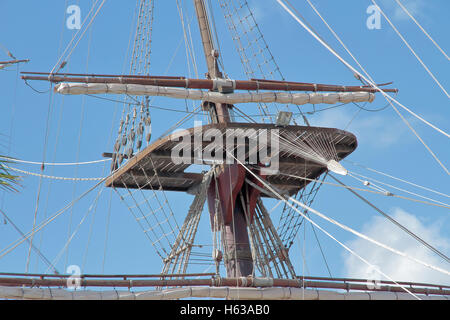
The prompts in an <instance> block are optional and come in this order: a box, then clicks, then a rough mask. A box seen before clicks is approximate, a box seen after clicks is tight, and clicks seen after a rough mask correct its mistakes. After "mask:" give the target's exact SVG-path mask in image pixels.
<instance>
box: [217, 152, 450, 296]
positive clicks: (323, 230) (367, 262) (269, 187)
mask: <svg viewBox="0 0 450 320" xmlns="http://www.w3.org/2000/svg"><path fill="white" fill-rule="evenodd" d="M225 151H226V152H228V151H227V150H225ZM228 153H229V152H228ZM229 154H230V156H232V157H233V158H234V159H235V160H236V161H237V162H239V163H240V164H241V165H242V166H243V167H244V168H245V170H247V171H248V172H249V173H250V174H251V175H253V176H254V177H255V178H256V179H257V180H258V181H259V182H260V183H262V184H263V185H264V186H265V187H266V188H267V189H268V190H269V191H270V192H271V193H272V194H274V195H276V196H277V198H279V199H280V200H282V201H284V202H285V203H286V204H287V205H288V206H290V207H291V208H293V209H294V210H295V211H297V212H298V213H299V214H301V215H302V216H303V217H304V218H305V219H306V220H308V221H309V222H310V223H311V224H313V225H314V226H316V227H317V228H318V229H319V230H321V231H322V232H324V233H325V234H326V235H327V236H329V237H330V238H331V239H333V240H335V241H336V242H337V243H338V244H339V245H341V246H342V247H343V248H344V249H346V250H347V251H349V252H350V253H351V254H353V255H354V256H356V257H357V258H358V259H360V260H361V261H363V262H364V263H365V264H367V265H368V266H369V267H372V268H374V266H373V265H372V264H371V263H370V262H369V261H367V260H366V259H364V258H363V257H361V256H360V255H358V254H357V253H356V252H354V251H353V250H352V249H350V248H349V247H347V246H346V245H345V244H343V243H342V242H340V241H339V240H337V239H336V238H335V237H333V236H332V235H331V234H330V233H328V232H327V231H326V230H325V229H323V228H322V227H320V226H319V225H318V224H317V223H316V222H314V221H313V220H312V219H310V218H309V217H308V216H307V215H305V214H304V213H302V212H301V211H300V210H298V209H297V208H295V207H294V206H293V205H292V204H291V203H290V202H289V201H287V200H286V199H285V198H284V197H283V196H281V195H280V194H279V193H278V192H277V191H276V190H274V189H273V188H272V187H271V186H270V184H268V183H267V182H266V181H264V180H263V179H261V178H260V177H259V176H257V175H256V174H255V173H253V172H252V171H251V170H250V169H249V168H247V166H246V165H245V164H243V163H242V162H241V161H239V159H237V158H236V157H234V155H233V154H231V153H229ZM289 200H291V201H292V202H294V203H296V204H298V205H300V206H301V207H305V208H306V209H308V210H310V211H311V212H313V213H316V212H317V211H315V210H314V209H313V210H311V209H312V208H309V207H307V206H306V205H304V204H302V203H301V202H299V201H296V199H293V198H292V197H290V198H289ZM320 215H322V214H320ZM325 218H326V219H329V218H328V217H326V216H325ZM325 218H324V219H325ZM350 230H352V229H350ZM355 232H356V231H355ZM369 239H370V238H369ZM438 269H439V268H438ZM374 270H376V272H378V273H380V274H381V275H383V276H385V277H386V278H387V279H389V280H391V281H393V282H395V281H394V280H393V279H392V278H391V277H389V276H388V275H387V274H385V273H384V272H382V271H381V270H380V269H378V268H374ZM443 271H444V273H447V274H450V272H447V271H445V270H443ZM395 283H396V284H398V283H397V282H395ZM398 285H399V286H400V287H401V288H402V289H403V290H405V291H406V292H408V293H409V294H411V295H413V296H414V297H415V298H416V299H419V298H418V297H417V296H416V295H415V294H413V293H412V292H410V291H409V290H408V289H407V288H406V287H404V286H402V285H400V284H398ZM419 300H420V299H419Z"/></svg>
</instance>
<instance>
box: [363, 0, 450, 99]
mask: <svg viewBox="0 0 450 320" xmlns="http://www.w3.org/2000/svg"><path fill="white" fill-rule="evenodd" d="M371 1H372V3H373V4H374V5H375V6H376V7H377V9H378V10H379V11H380V13H381V14H382V15H383V17H384V18H385V19H386V20H387V21H388V22H389V24H390V25H391V27H392V29H394V31H395V33H397V35H398V36H399V37H400V39H401V40H402V41H403V43H404V44H405V45H406V46H407V47H408V49H409V50H410V51H411V53H412V54H413V55H414V56H415V57H416V59H417V60H418V61H419V62H420V64H421V65H422V67H423V68H424V69H425V70H426V71H427V73H428V74H429V75H430V76H431V78H433V80H434V82H436V84H437V85H438V86H439V87H440V88H441V90H442V91H443V92H444V93H445V95H446V96H447V98H450V95H449V94H448V92H447V90H445V88H444V87H443V86H442V84H441V83H440V82H439V80H438V79H437V78H436V76H435V75H434V74H433V73H432V72H431V70H430V69H429V68H428V67H427V65H426V64H425V63H424V62H423V61H422V59H421V58H420V57H419V55H418V54H417V53H416V51H414V49H413V48H412V47H411V45H410V44H409V43H408V41H406V39H405V37H403V35H402V34H401V33H400V31H398V29H397V28H396V27H395V25H394V24H393V23H392V21H391V20H390V19H389V18H388V16H387V15H386V13H385V12H384V11H383V10H382V9H381V8H380V6H378V4H377V3H376V2H375V0H371Z"/></svg>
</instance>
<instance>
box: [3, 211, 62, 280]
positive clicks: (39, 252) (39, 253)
mask: <svg viewBox="0 0 450 320" xmlns="http://www.w3.org/2000/svg"><path fill="white" fill-rule="evenodd" d="M0 213H1V214H2V215H3V217H4V218H5V219H6V220H7V221H8V223H9V224H10V225H12V226H13V228H14V229H15V230H16V231H17V232H18V233H19V234H20V235H21V236H22V237H25V235H24V233H23V232H22V231H21V230H20V229H19V227H17V226H16V224H15V223H14V222H13V221H12V220H11V218H10V217H8V216H7V215H6V213H5V212H3V211H2V210H1V209H0ZM27 242H28V243H30V240H29V239H27ZM32 248H33V250H34V251H35V252H36V253H37V254H38V256H39V257H40V258H41V259H42V261H44V263H46V264H47V265H48V267H49V269H53V272H54V273H55V274H59V272H58V270H57V269H56V268H55V266H54V265H53V264H52V263H51V262H50V261H49V260H48V259H47V258H46V257H45V256H44V254H43V253H42V252H41V251H40V250H39V249H38V248H36V246H35V245H32Z"/></svg>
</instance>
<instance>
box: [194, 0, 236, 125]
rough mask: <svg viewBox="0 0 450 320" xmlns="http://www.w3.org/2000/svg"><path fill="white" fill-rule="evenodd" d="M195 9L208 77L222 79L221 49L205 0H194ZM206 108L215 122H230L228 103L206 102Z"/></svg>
mask: <svg viewBox="0 0 450 320" xmlns="http://www.w3.org/2000/svg"><path fill="white" fill-rule="evenodd" d="M194 5H195V11H196V14H197V20H198V25H199V28H200V35H201V37H202V43H203V51H204V54H205V59H206V64H207V66H208V73H207V74H206V78H208V79H222V78H223V75H222V73H221V72H220V70H219V64H218V63H217V59H218V58H219V51H218V50H216V49H215V48H214V41H213V37H212V33H211V26H210V22H209V19H208V13H207V10H206V6H205V1H204V0H194ZM203 107H204V109H207V110H208V109H209V110H208V111H209V112H210V113H211V119H212V121H213V122H218V123H226V122H230V114H229V112H228V108H229V107H230V106H229V105H227V104H223V103H217V104H213V103H205V104H204V105H203Z"/></svg>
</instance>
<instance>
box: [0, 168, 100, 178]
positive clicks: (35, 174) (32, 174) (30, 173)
mask: <svg viewBox="0 0 450 320" xmlns="http://www.w3.org/2000/svg"><path fill="white" fill-rule="evenodd" d="M5 167H6V168H8V169H10V170H13V171H16V172H20V173H24V174H27V175H30V176H35V177H40V178H46V179H54V180H68V181H97V180H103V179H105V178H71V177H56V176H49V175H46V174H41V173H34V172H30V171H25V170H20V169H17V168H13V167H9V166H6V165H5Z"/></svg>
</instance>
